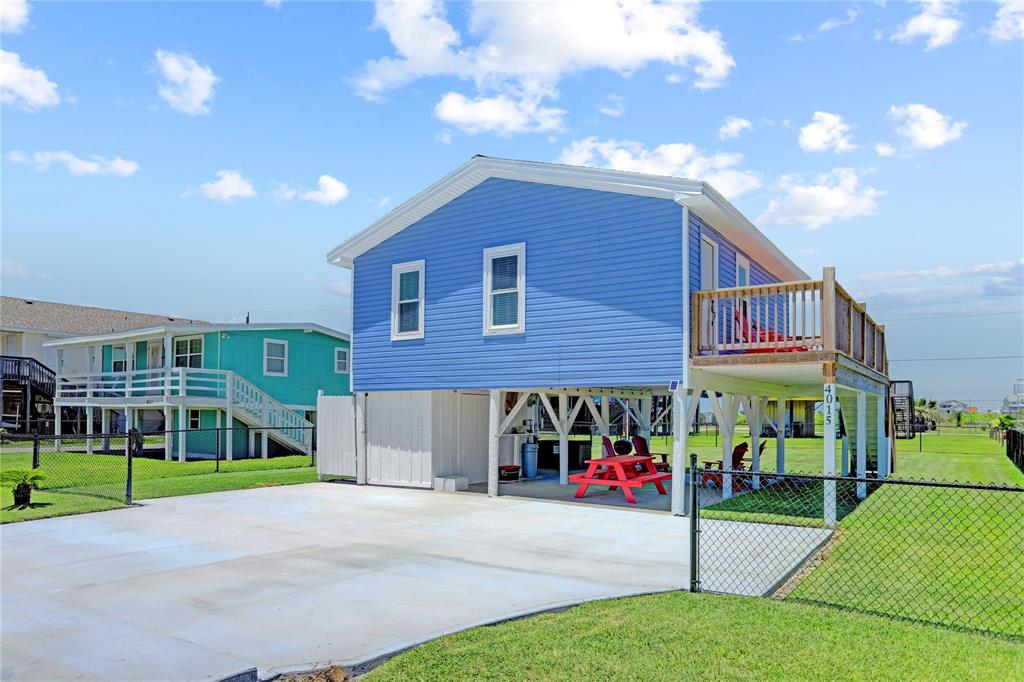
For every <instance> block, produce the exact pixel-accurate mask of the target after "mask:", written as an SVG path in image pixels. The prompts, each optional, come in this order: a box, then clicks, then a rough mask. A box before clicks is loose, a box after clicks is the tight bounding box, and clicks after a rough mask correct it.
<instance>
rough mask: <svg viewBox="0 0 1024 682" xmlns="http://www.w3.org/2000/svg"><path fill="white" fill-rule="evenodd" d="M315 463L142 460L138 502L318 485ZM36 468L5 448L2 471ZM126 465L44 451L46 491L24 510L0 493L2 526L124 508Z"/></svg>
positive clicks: (24, 454)
mask: <svg viewBox="0 0 1024 682" xmlns="http://www.w3.org/2000/svg"><path fill="white" fill-rule="evenodd" d="M310 462H311V460H310V458H309V457H308V456H305V455H295V456H285V457H271V458H268V459H236V460H233V461H231V462H227V461H222V462H220V464H219V468H220V471H219V472H216V469H217V467H218V464H217V463H216V462H212V461H192V462H184V463H180V462H177V461H174V460H171V461H167V460H164V459H152V458H149V457H137V458H135V459H134V462H133V477H132V478H133V487H132V493H133V499H134V500H136V501H139V500H145V499H150V498H155V497H172V496H176V495H193V494H197V493H208V492H217V491H222V490H237V489H241V488H255V487H261V486H267V485H288V484H292V483H311V482H313V481H315V480H316V468H315V467H312V466H310ZM31 466H32V453H31V450H28V451H25V450H24V448H19V447H14V448H11V447H8V446H6V445H5V446H4V447H3V450H2V452H0V468H2V469H5V470H6V469H28V468H31ZM126 466H127V463H126V460H125V458H124V457H123V456H115V455H100V454H93V455H86V454H82V453H69V452H50V451H45V450H44V451H43V452H42V453H41V457H40V467H39V468H40V470H41V471H42V472H43V473H45V474H46V475H47V480H46V481H45V482H44V483H43V484H42V486H41V488H42V489H41V490H36V491H33V493H32V505H31V506H30V507H28V508H26V509H20V508H16V507H14V506H13V502H14V499H13V498H14V496H13V494H12V492H11V489H10V487H9V486H4V487H3V489H2V490H0V523H10V522H13V521H28V520H31V519H40V518H46V517H50V516H64V515H67V514H81V513H84V512H93V511H103V510H106V509H117V508H120V507H123V506H124V504H123V501H124V494H125V480H126Z"/></svg>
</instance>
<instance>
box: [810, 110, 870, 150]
mask: <svg viewBox="0 0 1024 682" xmlns="http://www.w3.org/2000/svg"><path fill="white" fill-rule="evenodd" d="M851 130H852V129H851V128H850V125H849V124H848V123H846V122H844V121H843V117H842V116H840V115H839V114H830V113H828V112H827V111H816V112H814V116H813V117H812V118H811V122H810V123H808V124H807V125H805V126H804V127H803V128H801V129H800V137H799V141H800V148H801V149H803V150H804V151H805V152H825V151H828V150H830V149H831V150H832V151H835V152H848V151H852V150H854V149H856V148H857V145H855V144H853V141H852V139H851V137H850V133H851Z"/></svg>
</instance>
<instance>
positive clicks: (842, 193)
mask: <svg viewBox="0 0 1024 682" xmlns="http://www.w3.org/2000/svg"><path fill="white" fill-rule="evenodd" d="M779 184H780V188H781V189H782V190H783V192H784V193H783V194H782V195H781V196H778V197H776V198H774V199H772V200H771V202H769V204H768V208H767V209H765V211H764V212H763V213H762V214H761V215H760V216H759V217H758V219H757V221H758V222H759V223H761V224H763V225H799V226H802V227H805V228H807V229H808V230H816V229H818V228H820V227H822V226H823V225H827V224H829V223H831V222H833V221H836V220H848V219H850V218H856V217H858V216H864V215H873V214H874V213H875V212H876V211H877V210H878V202H877V199H878V197H880V196H882V195H884V194H885V192H882V191H879V190H877V189H875V188H874V187H863V186H861V183H860V178H859V177H858V175H857V171H855V170H854V169H852V168H833V169H832V170H831V171H830V172H828V173H824V174H822V175H819V176H818V177H817V178H815V179H814V180H813V181H812V182H811V183H810V184H801V180H800V178H798V177H795V176H784V177H783V178H781V179H780V182H779Z"/></svg>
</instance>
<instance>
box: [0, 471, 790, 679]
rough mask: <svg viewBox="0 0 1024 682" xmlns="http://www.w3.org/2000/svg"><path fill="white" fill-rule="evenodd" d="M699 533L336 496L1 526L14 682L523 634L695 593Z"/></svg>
mask: <svg viewBox="0 0 1024 682" xmlns="http://www.w3.org/2000/svg"><path fill="white" fill-rule="evenodd" d="M687 531H688V525H687V520H686V519H682V518H674V517H671V516H669V515H667V514H663V513H648V512H639V511H625V510H619V509H610V508H600V507H595V506H590V505H571V504H570V505H566V504H557V503H550V502H540V501H530V500H522V499H509V498H498V499H489V498H487V497H485V496H482V495H474V494H446V493H434V492H429V491H418V490H399V489H390V488H374V487H356V486H352V485H340V484H329V483H314V484H309V485H297V486H285V487H278V488H263V489H254V490H244V491H233V492H225V493H212V494H207V495H195V496H191V497H177V498H167V499H162V500H150V501H148V502H146V504H145V505H144V506H142V507H139V508H134V509H124V510H117V511H111V512H102V513H97V514H87V515H82V516H75V517H67V518H59V519H46V520H42V521H30V522H25V523H19V524H14V525H6V526H4V527H3V529H2V531H0V533H2V549H3V566H2V572H3V594H2V609H3V621H2V640H3V641H2V658H3V664H2V665H3V667H2V677H3V679H4V680H29V679H33V680H44V679H45V680H56V679H72V678H73V679H77V680H90V679H117V680H127V679H131V680H157V679H159V680H172V679H173V680H179V679H180V680H204V679H219V678H222V677H224V676H227V675H229V674H233V673H237V672H239V671H242V670H245V669H247V668H251V667H253V666H255V667H256V668H258V670H259V673H260V675H261V677H263V676H267V675H269V674H272V673H274V672H276V671H282V670H290V669H305V668H311V667H315V666H320V665H326V664H328V663H335V664H341V665H353V664H356V663H360V662H364V661H367V660H370V659H373V658H376V657H378V656H381V655H383V654H386V653H390V652H393V651H395V650H398V649H402V648H405V647H408V646H411V645H413V644H416V643H419V642H422V641H425V640H429V639H432V638H434V637H437V636H439V635H442V634H445V633H449V632H454V631H457V630H461V629H464V628H468V627H472V626H474V625H479V624H483V623H488V622H493V621H495V620H500V619H504V618H509V617H512V616H516V615H521V614H525V613H530V612H534V611H539V610H544V609H550V608H554V607H559V606H564V605H569V604H575V603H579V602H582V601H586V600H591V599H600V598H606V597H616V596H623V595H629V594H637V593H644V592H653V591H660V590H674V589H685V588H686V587H687V585H688V581H689V565H688V560H689V557H688V532H687ZM797 559H798V558H797ZM792 567H793V566H792V565H789V564H788V562H787V563H785V564H780V565H779V566H778V567H777V572H778V575H779V576H780V577H781V576H782V575H784V574H785V573H786V572H788V571H789V570H791V569H792ZM759 589H760V588H759V587H758V586H756V585H751V591H754V592H756V591H758V590H759Z"/></svg>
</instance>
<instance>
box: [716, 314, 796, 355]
mask: <svg viewBox="0 0 1024 682" xmlns="http://www.w3.org/2000/svg"><path fill="white" fill-rule="evenodd" d="M733 317H735V318H736V328H737V329H738V330H739V334H738V336H739V337H740V339H742V340H743V342H744V343H770V344H772V347H771V348H751V349H750V350H749V351H747V352H748V353H802V352H807V351H809V350H811V349H810V347H809V346H806V345H804V344H801V343H800V342H799V341H797V340H796V339H794V338H793V337H791V336H786V335H785V334H782V333H780V332H776V331H775V330H774V329H761V327H760V326H759V325H758V324H757V322H756V321H754V322H752V321H750V320H748V319H747V316H746V315H744V314H743V313H742V311H740V309H739V308H737V309H736V310H735V311H734V312H733Z"/></svg>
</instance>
